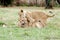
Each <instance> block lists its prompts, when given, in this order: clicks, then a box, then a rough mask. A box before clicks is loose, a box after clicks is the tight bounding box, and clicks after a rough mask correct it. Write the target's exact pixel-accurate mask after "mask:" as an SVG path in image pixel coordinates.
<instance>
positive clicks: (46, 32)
mask: <svg viewBox="0 0 60 40" xmlns="http://www.w3.org/2000/svg"><path fill="white" fill-rule="evenodd" d="M21 8H23V9H24V10H31V11H34V10H39V11H44V12H48V11H49V10H51V9H44V8H38V7H29V8H28V7H20V8H19V7H14V8H10V7H9V8H0V40H60V9H58V8H55V9H53V10H52V11H53V13H54V14H55V17H53V18H52V19H51V20H50V21H48V22H47V26H46V27H44V28H41V29H38V28H19V27H18V26H17V22H18V12H19V10H20V9H21ZM3 24H6V26H7V27H3Z"/></svg>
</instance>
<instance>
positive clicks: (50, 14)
mask: <svg viewBox="0 0 60 40" xmlns="http://www.w3.org/2000/svg"><path fill="white" fill-rule="evenodd" d="M47 16H48V17H54V16H55V14H53V12H52V11H49V15H48V14H47Z"/></svg>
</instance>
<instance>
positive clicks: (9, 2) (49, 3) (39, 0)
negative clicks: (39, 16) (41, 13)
mask: <svg viewBox="0 0 60 40" xmlns="http://www.w3.org/2000/svg"><path fill="white" fill-rule="evenodd" d="M59 4H60V0H0V6H3V7H7V6H28V7H29V6H37V7H45V8H52V7H60V5H59Z"/></svg>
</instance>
